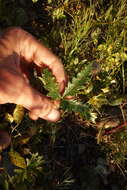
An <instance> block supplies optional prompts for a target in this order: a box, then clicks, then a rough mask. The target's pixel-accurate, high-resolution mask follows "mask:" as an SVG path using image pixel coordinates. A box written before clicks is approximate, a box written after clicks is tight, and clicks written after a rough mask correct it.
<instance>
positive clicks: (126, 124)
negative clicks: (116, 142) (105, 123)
mask: <svg viewBox="0 0 127 190" xmlns="http://www.w3.org/2000/svg"><path fill="white" fill-rule="evenodd" d="M126 126H127V121H126V122H124V123H123V124H121V125H118V126H116V127H114V128H113V129H111V130H109V131H105V135H110V134H113V133H115V132H117V131H118V130H119V129H122V128H124V127H126Z"/></svg>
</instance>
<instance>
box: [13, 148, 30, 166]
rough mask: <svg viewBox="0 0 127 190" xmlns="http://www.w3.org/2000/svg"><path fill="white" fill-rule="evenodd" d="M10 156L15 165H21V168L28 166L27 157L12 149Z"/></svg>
mask: <svg viewBox="0 0 127 190" xmlns="http://www.w3.org/2000/svg"><path fill="white" fill-rule="evenodd" d="M9 157H10V160H11V162H12V163H13V164H14V165H15V166H17V167H20V168H26V167H27V165H26V162H25V159H24V158H23V157H22V156H21V155H20V154H19V153H18V152H15V151H10V152H9Z"/></svg>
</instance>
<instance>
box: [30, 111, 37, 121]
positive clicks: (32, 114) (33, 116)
mask: <svg viewBox="0 0 127 190" xmlns="http://www.w3.org/2000/svg"><path fill="white" fill-rule="evenodd" d="M29 117H30V118H31V119H32V120H37V119H38V116H37V115H36V114H34V113H33V112H29Z"/></svg>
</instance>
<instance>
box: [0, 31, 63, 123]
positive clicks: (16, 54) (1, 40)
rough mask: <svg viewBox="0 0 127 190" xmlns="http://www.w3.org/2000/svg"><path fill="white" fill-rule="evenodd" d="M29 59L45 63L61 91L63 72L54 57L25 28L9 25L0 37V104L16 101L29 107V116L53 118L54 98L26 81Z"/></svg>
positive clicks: (57, 115) (56, 113) (56, 112)
mask: <svg viewBox="0 0 127 190" xmlns="http://www.w3.org/2000/svg"><path fill="white" fill-rule="evenodd" d="M22 63H25V64H22ZM32 63H34V64H35V65H36V66H38V67H39V68H43V67H44V65H45V66H47V67H48V68H49V69H50V70H51V71H52V73H53V75H54V76H55V77H56V80H57V82H58V85H59V90H60V92H61V93H62V92H63V91H64V88H65V84H66V74H65V72H64V68H63V65H62V63H61V61H60V60H59V59H58V57H57V56H55V55H54V54H53V53H52V52H51V51H50V50H49V49H47V48H46V47H44V46H43V45H42V44H41V43H39V41H37V40H36V39H35V38H34V37H33V36H32V35H31V34H29V33H28V32H26V31H24V30H22V29H21V28H9V29H7V30H6V31H5V32H4V33H3V34H2V35H1V37H0V104H5V103H15V104H19V105H22V106H23V107H25V108H26V109H27V110H29V116H30V117H31V118H32V119H34V120H36V119H38V118H43V119H45V120H48V121H52V122H55V121H57V120H59V119H60V112H59V110H58V108H57V107H56V104H55V102H53V101H51V100H50V99H49V98H47V97H46V96H44V95H43V94H41V93H40V92H38V91H37V90H36V89H34V88H32V87H31V85H30V83H29V77H28V73H29V71H30V69H29V68H30V66H32Z"/></svg>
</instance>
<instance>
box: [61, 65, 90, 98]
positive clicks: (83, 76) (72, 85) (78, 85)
mask: <svg viewBox="0 0 127 190" xmlns="http://www.w3.org/2000/svg"><path fill="white" fill-rule="evenodd" d="M91 70H92V66H91V64H89V65H87V66H86V67H85V68H84V69H83V70H82V71H81V72H80V73H78V74H77V77H76V78H73V79H72V82H69V83H68V86H67V88H66V89H65V92H64V95H63V97H65V96H75V95H76V94H77V93H78V92H79V90H81V89H84V88H85V83H87V82H88V81H90V79H91V77H90V75H91Z"/></svg>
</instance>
